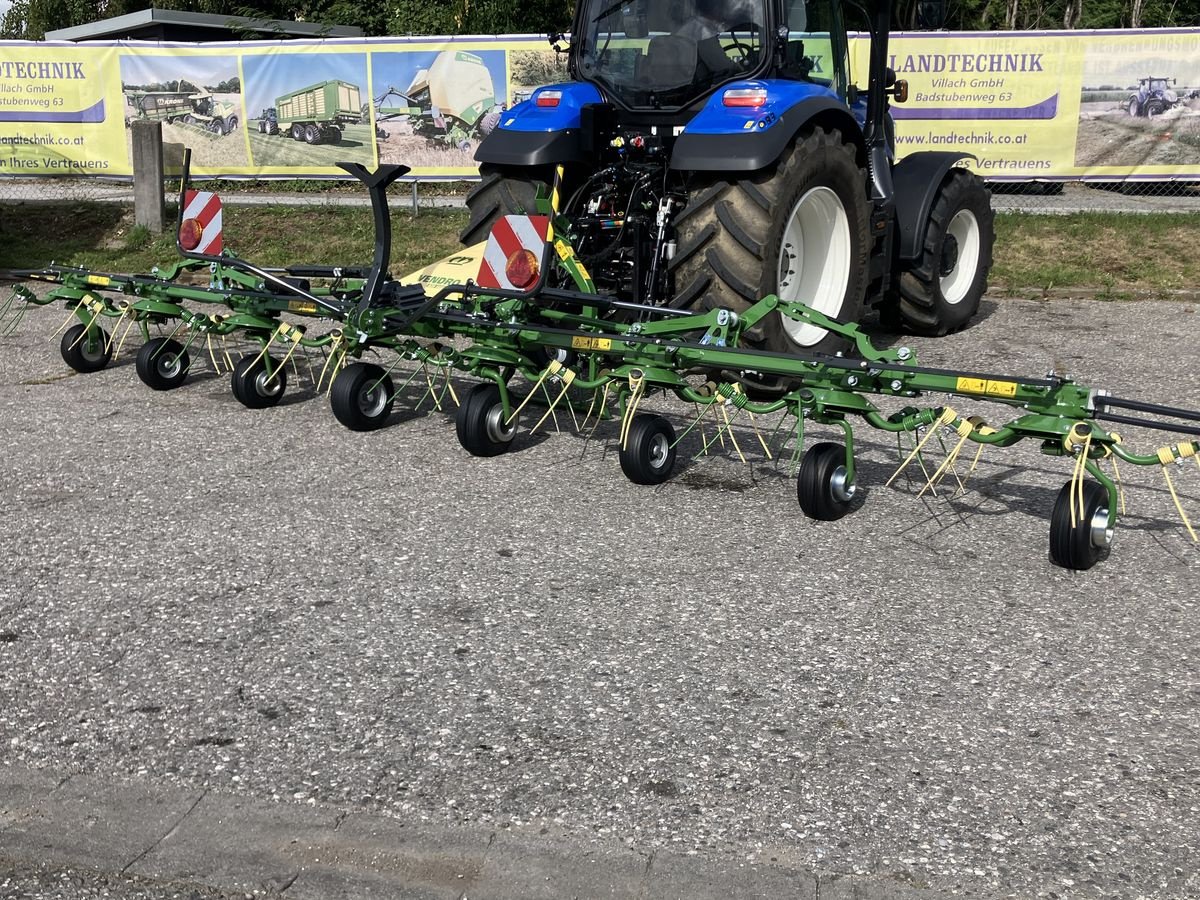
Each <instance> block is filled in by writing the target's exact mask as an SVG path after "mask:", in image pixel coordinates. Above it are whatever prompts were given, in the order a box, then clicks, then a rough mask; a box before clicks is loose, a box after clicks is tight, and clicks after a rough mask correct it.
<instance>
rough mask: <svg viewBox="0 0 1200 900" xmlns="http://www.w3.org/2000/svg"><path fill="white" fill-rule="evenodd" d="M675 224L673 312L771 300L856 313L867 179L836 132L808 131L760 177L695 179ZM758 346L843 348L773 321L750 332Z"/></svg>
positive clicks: (849, 317) (802, 326)
mask: <svg viewBox="0 0 1200 900" xmlns="http://www.w3.org/2000/svg"><path fill="white" fill-rule="evenodd" d="M688 191H689V200H688V205H687V207H686V208H685V209H684V210H683V211H682V212H681V213H680V214H679V216H678V217H677V218H676V220H675V225H676V227H677V228H678V233H679V238H678V243H679V249H678V250H677V251H676V253H675V256H674V258H673V259H672V260H671V264H670V266H671V269H672V271H673V272H674V273H675V286H676V295H675V297H674V299H673V300H672V302H671V305H672V306H676V307H679V308H691V309H716V308H721V307H724V308H727V309H732V310H734V311H735V312H741V311H743V310H745V309H746V308H747V307H749V306H750V305H751V304H752V303H755V302H757V301H758V300H759V299H761V298H762V297H765V296H767V295H768V294H778V295H779V298H780V299H781V300H784V301H786V302H789V303H790V302H795V301H799V302H802V303H805V304H807V305H809V306H811V307H814V308H815V309H817V310H819V311H820V312H823V313H824V314H825V315H827V316H831V317H833V318H836V319H841V320H843V321H846V322H857V321H858V320H859V318H860V317H861V315H862V307H863V297H864V295H865V292H866V288H867V279H868V274H869V273H868V254H869V252H870V239H869V228H868V225H869V220H870V206H869V204H868V201H867V189H866V173H865V172H864V170H863V169H861V168H860V167H859V165H858V161H857V158H856V151H855V149H854V147H853V146H852V145H851V144H848V143H846V142H845V141H843V139H842V135H841V133H840V132H839V131H837V130H836V129H834V130H829V131H827V130H825V129H823V128H813V129H812V130H810V131H808V132H807V133H806V134H804V135H802V136H801V137H800V138H798V139H797V140H796V142H795V143H794V144H793V145H792V146H791V147H790V148H789V149H788V150H786V151H785V152H784V154H783V155H782V156H781V157H780V159H779V161H778V162H777V163H775V164H774V165H772V166H769V167H768V168H766V169H763V170H761V171H759V172H754V173H746V174H745V176H744V177H740V178H739V177H737V174H730V173H724V174H717V175H712V174H708V173H705V174H701V175H694V176H692V178H691V181H690V183H689V186H688ZM747 338H748V340H749V341H750V343H752V344H754V345H756V346H758V347H759V348H763V349H767V350H774V351H778V352H783V353H793V352H796V351H797V350H804V351H817V352H825V353H832V352H835V351H838V350H843V349H845V348H846V346H847V342H846V341H845V340H844V339H843V338H840V337H838V336H837V335H833V334H830V333H829V332H827V331H824V330H823V329H820V328H817V327H815V326H812V325H808V324H806V323H802V322H797V321H795V320H793V319H790V318H785V317H783V316H781V315H779V314H778V313H775V314H772V315H771V316H770V317H768V318H767V319H766V320H765V321H764V322H763V323H760V325H758V326H755V327H754V328H752V329H750V331H749V332H748V333H747Z"/></svg>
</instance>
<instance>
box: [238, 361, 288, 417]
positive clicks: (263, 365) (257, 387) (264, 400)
mask: <svg viewBox="0 0 1200 900" xmlns="http://www.w3.org/2000/svg"><path fill="white" fill-rule="evenodd" d="M232 385H233V396H235V397H237V399H238V401H239V402H240V403H241V404H242V406H245V407H247V408H248V409H266V408H268V407H270V406H274V405H275V404H277V403H278V402H279V401H280V399H282V397H283V392H284V391H285V390H287V370H286V369H284V368H283V366H281V365H280V364H279V362H278V360H276V359H274V358H271V374H268V373H267V358H266V357H264V358H260V357H259V356H258V354H253V355H246V356H243V357H242V358H241V359H239V360H238V364H237V365H236V366H234V367H233V378H232Z"/></svg>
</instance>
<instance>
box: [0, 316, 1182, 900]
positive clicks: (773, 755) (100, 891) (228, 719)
mask: <svg viewBox="0 0 1200 900" xmlns="http://www.w3.org/2000/svg"><path fill="white" fill-rule="evenodd" d="M64 315H65V313H64V312H63V311H62V310H61V309H58V308H54V309H39V310H34V311H32V312H31V313H30V314H29V315H28V316H27V317H26V319H25V321H24V322H23V323H22V326H21V328H20V329H19V330H18V332H17V333H16V334H15V335H12V336H8V337H3V338H0V422H3V433H2V435H0V496H2V497H3V509H2V511H3V515H0V563H2V564H3V573H4V574H3V577H2V578H0V896H4V897H9V896H12V897H17V896H20V897H26V896H28V897H64V898H66V897H71V898H74V897H89V898H90V897H116V898H143V897H146V898H160V897H163V898H165V897H210V896H213V897H217V896H221V897H224V896H245V895H255V896H261V895H272V896H274V895H283V896H288V897H291V896H303V897H339V896H347V897H349V896H382V897H427V896H429V897H464V898H473V897H543V896H544V897H600V896H603V897H609V896H612V897H688V898H692V897H710V896H712V897H741V896H761V897H789V898H790V897H814V898H818V897H819V898H822V900H829V898H832V897H857V898H875V897H903V898H909V897H912V898H932V897H938V896H945V895H960V896H970V897H1022V898H1024V897H1063V898H1065V897H1088V898H1091V897H1145V898H1183V897H1200V858H1198V856H1197V849H1196V848H1197V847H1200V764H1198V763H1197V760H1198V759H1200V728H1198V722H1200V717H1198V711H1200V675H1198V673H1200V617H1198V613H1200V603H1198V594H1200V591H1198V589H1197V588H1198V586H1200V577H1198V575H1200V547H1198V546H1197V545H1196V544H1195V543H1193V542H1192V540H1191V539H1190V537H1189V535H1188V532H1187V530H1186V529H1185V527H1184V526H1183V524H1182V523H1181V522H1180V517H1179V514H1178V512H1177V511H1176V509H1175V506H1174V503H1173V501H1172V499H1171V496H1170V493H1169V491H1168V488H1167V485H1166V482H1165V480H1164V477H1163V474H1162V470H1161V469H1160V468H1158V467H1155V468H1146V469H1135V468H1134V467H1132V466H1124V465H1123V466H1122V467H1121V476H1122V478H1123V483H1124V484H1125V486H1126V490H1127V504H1128V509H1127V512H1126V514H1125V515H1124V516H1123V518H1122V521H1121V522H1120V524H1119V526H1118V534H1117V538H1116V542H1115V545H1114V547H1113V550H1112V554H1111V556H1110V558H1109V559H1107V560H1106V561H1104V562H1102V563H1101V564H1100V565H1098V566H1097V567H1096V568H1094V569H1092V570H1090V571H1087V572H1070V571H1065V570H1062V569H1058V568H1055V567H1054V566H1053V565H1051V563H1050V561H1049V559H1048V553H1047V534H1048V518H1049V513H1050V508H1051V506H1052V504H1053V502H1054V498H1055V495H1056V494H1057V492H1058V490H1059V488H1060V487H1061V486H1062V485H1063V484H1064V483H1065V482H1066V481H1067V479H1068V478H1069V477H1070V474H1071V473H1070V463H1069V461H1063V460H1061V459H1055V458H1050V457H1046V456H1043V455H1041V454H1040V453H1039V452H1038V448H1037V447H1035V446H1025V445H1020V446H1017V447H1014V448H1010V449H1007V450H1002V449H996V448H991V449H988V450H987V451H985V452H984V454H983V456H982V458H981V459H980V462H979V468H978V470H977V471H976V472H975V473H974V474H973V475H972V476H971V477H970V479H969V482H968V485H967V488H968V490H967V492H966V493H965V494H963V495H961V496H951V495H950V492H949V491H947V490H943V491H939V495H938V496H937V497H931V496H929V495H928V493H927V494H926V495H925V496H922V497H918V492H919V491H920V488H921V486H922V482H923V480H924V479H922V478H920V477H919V476H918V477H916V478H912V479H909V478H906V477H903V476H902V477H901V478H900V479H899V480H898V481H897V482H896V483H895V484H894V485H893V486H892V487H885V486H884V482H885V481H886V480H887V478H888V477H889V476H890V474H891V473H892V472H893V471H894V470H895V468H896V466H897V459H896V448H895V443H894V439H889V438H888V437H887V436H885V435H882V434H880V433H875V432H872V431H870V430H869V429H865V428H864V429H862V430H861V431H859V432H858V438H859V441H860V454H861V455H860V484H861V486H862V489H861V491H860V494H861V495H862V497H863V502H862V505H861V508H860V509H857V510H856V511H855V512H854V513H853V514H851V515H850V516H847V517H846V518H844V519H842V520H840V521H838V522H832V523H826V522H823V523H816V522H812V521H809V520H806V519H805V518H804V517H803V516H802V515H801V513H800V510H799V508H798V506H797V504H796V494H795V482H794V479H792V478H791V477H790V474H789V466H788V463H787V460H786V459H783V460H782V461H781V460H779V459H770V460H769V459H767V458H766V457H765V456H764V454H763V452H762V450H761V448H760V447H758V441H757V439H756V437H755V435H754V433H753V432H752V431H751V430H750V428H749V426H748V423H747V422H746V421H745V420H744V419H743V420H739V424H738V429H737V431H736V434H737V436H738V440H739V446H740V448H741V450H742V451H743V452H744V453H745V454H746V456H747V458H748V459H749V464H742V462H741V461H740V460H739V459H738V456H737V453H735V452H734V449H733V447H732V446H727V447H726V448H725V449H724V450H723V451H716V452H713V453H711V454H709V455H707V456H698V457H697V458H695V459H693V457H694V456H697V454H698V452H699V451H700V437H699V435H698V433H693V434H692V435H691V436H690V437H689V438H688V440H687V441H686V442H685V444H684V447H683V462H684V463H685V464H684V465H683V466H682V467H681V471H679V472H678V474H677V475H676V477H675V478H674V479H673V480H672V481H670V482H668V483H667V484H665V485H663V486H661V487H658V488H646V487H641V486H637V485H634V484H631V483H630V482H628V481H627V480H626V479H625V478H624V477H623V476H622V475H621V472H620V468H619V466H618V463H617V458H616V452H615V449H614V441H615V434H616V424H615V423H613V424H604V425H602V426H600V428H599V429H598V430H597V432H596V434H595V436H594V437H593V438H592V439H591V440H585V439H584V438H583V437H581V436H580V435H578V434H575V433H572V432H573V428H572V427H570V425H571V423H570V421H569V419H570V416H569V414H562V413H560V415H559V425H560V427H561V430H562V433H555V430H554V428H553V426H552V425H551V426H550V427H549V428H548V429H543V431H542V432H539V433H538V434H536V435H532V436H531V435H529V434H528V432H527V430H525V431H523V432H522V434H521V435H520V436H519V437H518V438H517V443H516V446H515V448H514V450H513V451H512V452H511V453H509V454H507V455H505V456H502V457H497V458H494V459H477V458H473V457H470V456H468V455H467V454H466V453H465V452H464V451H463V450H461V448H460V447H459V445H458V443H457V441H456V439H455V430H454V420H453V413H452V410H446V411H442V412H439V411H436V410H432V409H431V403H430V400H429V399H428V398H425V399H423V400H422V401H421V405H420V406H419V408H417V409H414V406H415V405H416V403H417V401H418V399H419V397H420V393H421V391H420V390H417V389H416V385H417V384H418V383H419V382H420V380H421V379H420V378H418V379H417V380H416V381H414V383H413V385H412V386H411V387H410V389H409V390H408V391H407V392H406V393H405V395H404V396H405V397H406V398H407V400H406V402H403V403H401V404H398V407H397V411H396V413H395V414H394V422H393V424H392V425H391V427H388V428H386V429H383V430H381V431H378V432H374V433H370V434H356V433H351V432H348V431H347V430H345V429H344V428H342V426H340V425H339V424H338V423H337V421H336V420H335V419H334V418H333V417H332V415H331V414H330V412H329V406H328V402H327V400H326V398H324V397H323V396H321V397H318V396H315V395H314V391H313V389H312V385H311V383H309V381H308V367H307V365H306V364H303V363H302V364H301V367H300V372H301V375H302V377H295V376H293V378H292V382H293V384H292V386H291V387H289V394H288V396H287V397H285V398H284V401H283V403H282V404H281V405H280V406H279V407H277V408H275V409H271V410H262V411H252V410H248V409H244V408H243V407H242V406H240V404H238V403H237V402H236V401H235V400H234V399H233V397H232V396H231V394H230V392H229V386H228V377H227V376H217V375H215V374H213V373H212V372H211V363H210V362H208V361H207V354H203V355H201V354H197V358H196V361H195V372H194V373H193V376H192V378H191V379H190V380H189V382H188V383H187V384H185V385H184V386H183V387H182V388H180V389H178V390H176V391H172V392H169V393H156V392H153V391H151V390H149V389H148V388H146V387H145V386H143V385H142V384H141V383H140V382H139V381H138V379H137V378H136V375H135V374H134V369H133V364H132V359H131V356H130V353H129V350H128V348H126V351H125V353H124V355H123V357H122V358H120V359H118V360H117V361H116V362H114V364H113V365H111V366H110V367H109V368H107V369H105V370H104V371H101V372H99V373H95V374H92V375H76V374H73V373H72V372H71V371H70V370H69V369H68V368H67V367H66V365H65V364H64V363H63V362H62V360H61V358H60V356H59V352H58V347H57V338H55V337H53V332H54V330H55V328H56V327H58V326H59V324H60V322H61V320H62V317H63V316H64ZM879 337H880V340H881V341H883V342H885V343H896V339H895V338H894V336H891V335H887V334H880V335H879ZM907 342H908V343H910V344H912V346H914V347H916V348H917V349H918V351H919V353H920V357H921V362H922V363H923V364H925V365H944V366H953V367H963V368H969V369H972V370H976V371H995V372H998V373H1007V374H1028V375H1042V374H1044V373H1046V372H1047V371H1056V372H1059V373H1064V372H1069V373H1070V374H1072V375H1074V376H1075V377H1077V378H1078V379H1079V380H1080V381H1082V382H1083V383H1086V384H1091V385H1094V386H1096V387H1103V388H1108V389H1110V390H1112V391H1113V392H1114V393H1116V394H1118V395H1121V396H1132V397H1140V398H1143V399H1146V400H1151V401H1156V402H1161V403H1176V404H1182V405H1188V406H1190V407H1192V408H1200V383H1198V381H1197V377H1196V372H1197V371H1198V369H1200V314H1198V313H1197V306H1196V304H1195V303H1192V302H1186V301H1181V302H1174V303H1170V302H1099V301H1095V300H1086V299H1069V298H1068V299H1064V298H1058V299H1054V300H1052V301H1047V300H1022V299H989V300H986V301H985V304H984V310H983V315H982V316H981V318H980V320H979V321H978V322H977V323H976V324H974V325H973V326H972V327H971V328H969V329H967V330H966V331H964V332H962V333H960V334H956V335H952V336H949V337H946V338H942V339H938V340H916V339H913V340H909V341H907ZM316 368H319V362H318V363H317V365H316ZM464 387H465V382H460V383H459V385H458V388H459V393H460V395H461V392H462V390H463V388H464ZM655 402H656V403H657V404H658V406H659V408H660V409H662V410H663V411H664V412H665V413H667V414H668V415H669V416H672V417H674V419H675V421H676V423H677V425H679V426H681V428H680V430H682V427H684V426H686V424H687V422H688V421H689V417H690V411H689V409H688V408H687V407H684V406H682V405H680V404H676V403H674V402H666V401H661V402H659V401H655ZM940 402H942V400H940V399H933V400H932V401H931V403H933V404H937V403H940ZM959 405H960V406H963V407H964V408H967V409H969V410H970V411H972V412H975V411H978V412H980V413H981V414H983V415H985V416H986V417H988V418H989V419H990V420H991V421H993V422H994V421H1001V420H1002V419H1003V415H1004V412H1003V410H1001V409H999V408H998V407H994V406H992V405H991V404H987V403H977V402H973V401H962V402H961V403H960V404H959ZM771 427H773V423H767V425H766V427H765V428H764V429H763V430H764V434H763V437H764V439H765V438H768V437H769V436H770V428H771ZM819 432H821V430H820V429H815V430H814V435H813V437H814V438H815V437H819V436H823V435H821V434H818V433H819ZM1126 432H1127V433H1126V435H1125V440H1126V443H1128V444H1129V445H1130V446H1132V447H1136V448H1144V449H1145V450H1147V452H1150V451H1153V450H1154V449H1155V448H1156V447H1158V446H1160V445H1161V444H1163V443H1166V442H1167V441H1168V440H1169V439H1168V438H1166V437H1165V436H1161V435H1158V436H1156V435H1153V434H1149V433H1146V432H1143V431H1140V430H1138V429H1126ZM709 436H710V437H711V436H712V432H711V428H710V430H709ZM828 436H830V437H832V436H833V434H832V433H830V434H829V435H828ZM775 441H778V436H776V437H775ZM769 443H770V442H769ZM776 449H778V448H776ZM962 468H963V469H964V470H965V468H966V467H965V466H963V467H962ZM1172 473H1173V478H1172V481H1173V483H1174V485H1175V487H1176V489H1177V490H1178V493H1179V499H1180V502H1181V503H1182V505H1183V507H1184V510H1185V511H1187V512H1188V513H1189V514H1190V517H1191V519H1192V521H1193V523H1194V524H1200V469H1198V468H1197V467H1196V466H1195V465H1194V464H1192V463H1189V465H1188V467H1186V468H1185V467H1180V468H1178V469H1172Z"/></svg>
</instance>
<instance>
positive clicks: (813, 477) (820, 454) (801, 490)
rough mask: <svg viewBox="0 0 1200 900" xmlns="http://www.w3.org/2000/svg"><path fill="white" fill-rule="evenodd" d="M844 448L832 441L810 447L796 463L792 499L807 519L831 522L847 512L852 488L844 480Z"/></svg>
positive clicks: (853, 488)
mask: <svg viewBox="0 0 1200 900" xmlns="http://www.w3.org/2000/svg"><path fill="white" fill-rule="evenodd" d="M847 472H848V469H847V468H846V448H845V447H843V446H842V445H841V444H835V443H833V442H832V441H823V442H822V443H819V444H813V445H812V446H811V447H809V448H808V451H807V452H806V453H805V454H804V459H803V460H801V462H800V472H799V474H798V475H797V476H796V499H797V500H798V501H799V502H800V509H801V510H803V511H804V514H805V515H806V516H808V517H809V518H810V519H818V520H820V521H822V522H834V521H836V520H838V519H840V518H841V517H842V516H844V515H846V513H848V512H850V504H851V502H852V501H853V499H854V494H855V485H854V484H853V483H852V482H848V481H847V480H846V475H847Z"/></svg>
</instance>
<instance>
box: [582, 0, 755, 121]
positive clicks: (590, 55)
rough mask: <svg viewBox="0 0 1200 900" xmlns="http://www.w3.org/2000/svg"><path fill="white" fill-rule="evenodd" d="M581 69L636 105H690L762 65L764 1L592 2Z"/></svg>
mask: <svg viewBox="0 0 1200 900" xmlns="http://www.w3.org/2000/svg"><path fill="white" fill-rule="evenodd" d="M584 6H585V9H584V10H583V11H582V16H583V18H582V26H583V28H582V42H583V43H582V46H581V47H580V48H579V57H578V58H579V66H580V70H581V74H582V75H583V77H584V78H587V79H588V80H590V81H594V82H597V83H599V84H601V85H602V86H603V87H604V88H606V89H607V91H608V92H609V93H610V94H612V95H613V96H614V99H616V100H618V101H620V102H621V103H623V104H625V105H626V106H629V107H642V108H647V107H650V108H678V107H681V106H686V105H687V104H689V103H691V102H692V101H694V100H696V99H698V98H699V97H701V96H703V95H705V94H707V93H708V92H709V91H710V90H711V89H712V88H714V87H716V86H717V85H719V84H722V83H724V82H726V81H731V80H733V79H736V78H743V77H746V76H747V75H749V74H750V73H752V72H753V71H755V70H756V69H758V68H759V65H760V63H762V61H763V57H764V53H765V51H764V37H765V35H764V23H765V22H766V11H765V9H764V0H680V2H672V3H661V2H656V0H623V2H617V3H614V2H612V0H586V2H585V4H584Z"/></svg>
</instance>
